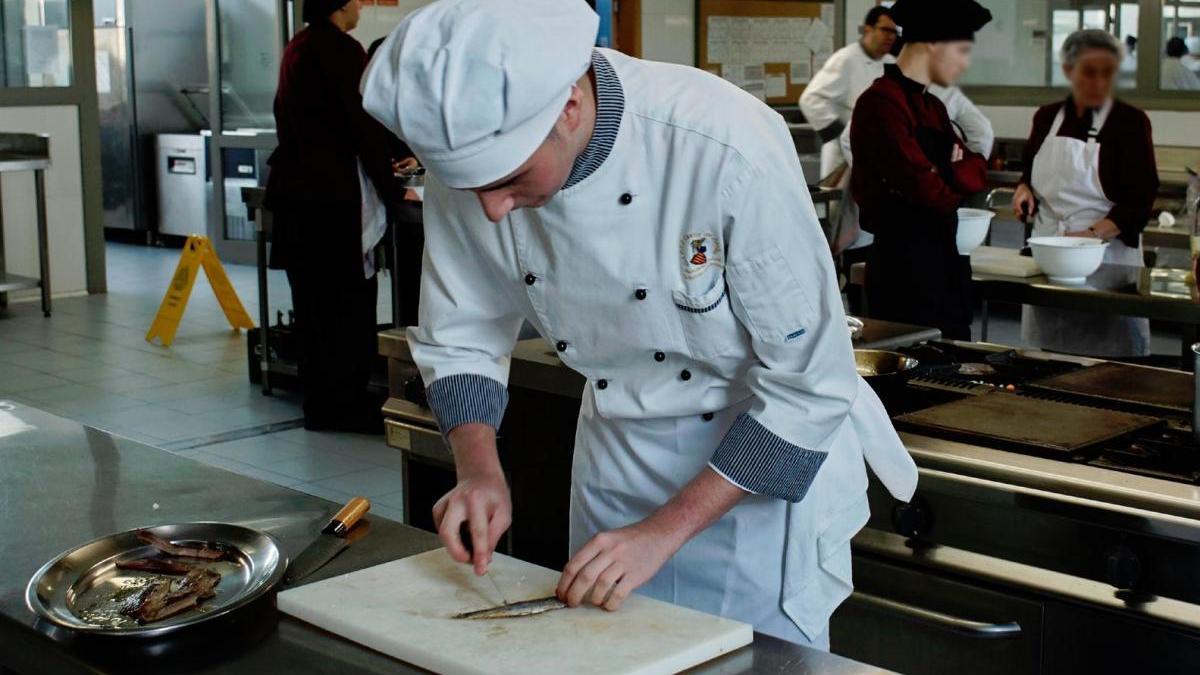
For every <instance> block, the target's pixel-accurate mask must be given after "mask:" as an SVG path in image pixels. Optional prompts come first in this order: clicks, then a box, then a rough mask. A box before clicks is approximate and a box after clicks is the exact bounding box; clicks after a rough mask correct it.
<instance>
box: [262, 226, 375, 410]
mask: <svg viewBox="0 0 1200 675" xmlns="http://www.w3.org/2000/svg"><path fill="white" fill-rule="evenodd" d="M360 208H361V207H360V206H358V205H354V204H349V205H342V206H338V205H329V206H326V205H312V206H310V207H309V208H305V209H282V210H281V211H280V212H277V213H276V217H275V231H274V236H273V242H274V243H273V247H272V251H271V253H272V266H278V267H283V268H284V269H285V270H287V276H288V283H289V284H290V285H291V287H292V309H293V310H294V311H295V314H296V320H295V325H296V330H297V333H298V335H297V338H298V341H299V345H298V348H299V349H298V355H297V361H298V364H297V365H298V366H299V370H300V389H301V392H302V393H303V394H304V417H305V421H306V422H309V423H318V424H323V425H329V424H331V423H336V422H338V421H345V420H346V419H348V418H352V417H358V416H363V415H366V414H369V413H370V412H371V411H372V410H374V411H376V412H377V411H378V408H379V406H378V403H379V402H378V401H375V400H373V398H372V397H370V396H369V395H368V394H367V383H368V382H369V381H370V377H371V368H372V366H373V364H374V362H375V359H376V354H377V352H378V346H377V344H376V333H377V332H378V327H377V323H376V316H375V312H376V310H375V306H376V303H377V302H378V281H377V277H375V276H373V277H371V278H370V279H366V278H364V274H363V262H362V253H361V251H362V248H361V247H362V244H361V241H362V234H361V233H362V225H361V218H360V216H359V209H360Z"/></svg>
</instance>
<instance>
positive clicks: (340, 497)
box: [288, 483, 355, 504]
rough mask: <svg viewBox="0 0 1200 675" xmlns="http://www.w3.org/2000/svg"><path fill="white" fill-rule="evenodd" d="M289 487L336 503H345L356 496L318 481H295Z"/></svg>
mask: <svg viewBox="0 0 1200 675" xmlns="http://www.w3.org/2000/svg"><path fill="white" fill-rule="evenodd" d="M288 487H290V488H292V489H293V490H299V491H300V492H303V493H304V494H309V495H312V496H314V497H320V498H321V499H328V500H329V501H331V502H334V503H335V504H345V503H346V502H348V501H350V500H351V499H353V498H354V497H355V495H353V494H350V493H346V492H341V491H340V490H334V489H332V488H328V487H325V486H324V485H320V484H318V483H295V484H292V485H290V486H288Z"/></svg>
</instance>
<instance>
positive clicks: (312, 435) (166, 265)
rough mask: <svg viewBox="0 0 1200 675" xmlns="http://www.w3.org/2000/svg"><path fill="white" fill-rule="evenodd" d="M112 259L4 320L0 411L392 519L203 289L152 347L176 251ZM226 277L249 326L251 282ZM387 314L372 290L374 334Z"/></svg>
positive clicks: (391, 481)
mask: <svg viewBox="0 0 1200 675" xmlns="http://www.w3.org/2000/svg"><path fill="white" fill-rule="evenodd" d="M107 248H108V287H109V292H108V293H107V294H104V295H93V296H85V297H76V298H61V299H56V300H55V302H54V314H53V316H52V317H50V318H49V319H46V318H43V317H42V314H41V310H40V306H39V305H38V303H36V302H14V303H12V304H10V306H9V308H8V309H7V310H6V311H3V312H0V400H2V399H11V400H14V401H18V402H21V403H26V404H29V405H31V406H35V407H38V408H41V409H43V410H47V411H49V412H52V413H55V414H57V415H60V416H62V417H66V418H69V419H73V420H77V421H79V422H81V423H84V424H88V425H92V426H96V427H100V428H103V429H105V430H108V431H111V432H113V433H116V434H119V435H123V436H127V437H129V438H132V439H135V440H138V441H141V442H143V443H146V444H148V445H152V446H155V447H159V448H162V449H164V450H166V451H169V452H173V453H175V454H178V455H182V456H186V457H191V458H193V459H196V460H198V461H201V462H204V463H206V464H210V465H213V466H219V467H222V468H225V469H228V470H230V471H234V472H237V473H240V474H243V475H246V476H251V477H254V478H260V479H262V480H266V481H270V482H272V483H276V484H279V485H283V486H286V487H292V488H295V489H297V490H300V491H303V492H307V493H309V494H313V495H317V496H320V497H324V498H327V499H330V500H333V501H345V500H347V499H349V498H350V497H351V496H353V495H356V494H361V495H364V496H366V497H368V498H370V499H371V500H372V502H373V504H374V506H373V509H374V510H375V512H376V513H379V514H380V515H383V516H385V517H390V518H394V519H397V520H399V519H400V509H401V506H402V505H401V493H400V489H401V483H400V472H399V455H398V453H397V452H396V451H394V450H391V449H389V448H388V447H387V445H386V444H385V443H384V441H383V438H382V437H380V436H361V435H357V434H343V433H327V432H310V431H306V430H305V429H304V428H303V427H302V426H301V412H300V404H299V400H298V399H297V397H296V396H295V395H293V394H290V393H288V392H286V391H282V390H277V391H276V394H275V395H274V396H271V397H267V396H263V395H262V393H261V390H260V389H259V388H258V387H257V386H254V385H252V384H251V383H250V381H249V378H248V375H247V362H246V340H245V334H244V333H241V332H237V331H233V330H231V329H230V328H229V325H228V323H227V322H226V320H225V317H224V315H223V314H222V312H221V310H220V307H219V306H218V305H217V302H216V298H215V297H214V296H213V293H212V290H211V288H210V287H209V285H208V282H207V280H205V279H198V280H197V282H196V286H195V288H194V290H193V291H192V297H191V300H190V301H189V304H188V308H187V312H186V313H185V315H184V317H183V320H182V322H181V324H180V327H179V330H178V332H177V334H176V338H175V343H174V344H173V345H172V346H171V347H169V348H167V347H161V346H158V345H155V344H151V343H148V342H146V341H145V339H144V336H145V334H146V331H147V329H148V328H149V327H150V324H151V322H152V320H153V318H154V315H155V313H156V311H157V310H158V306H159V303H160V302H161V301H162V295H163V293H164V292H165V290H166V288H167V285H168V283H169V282H170V280H171V277H172V274H173V272H174V270H175V265H176V263H177V262H178V259H179V251H178V250H176V249H163V248H148V247H143V246H133V245H128V244H118V243H109V244H108V247H107ZM225 268H226V271H227V273H228V275H229V278H230V280H231V281H232V283H233V285H234V287H235V288H236V289H237V292H238V296H239V297H240V298H241V300H242V303H243V304H244V305H245V307H246V309H247V311H249V312H250V314H251V316H253V317H257V316H258V309H257V307H258V294H257V284H256V281H255V273H254V268H253V267H251V266H245V265H226V266H225ZM270 285H271V294H270V303H271V307H272V309H273V310H276V309H283V310H285V312H286V309H287V308H288V307H290V306H291V297H290V291H289V289H288V285H287V279H286V277H285V276H284V275H283V273H282V272H274V271H273V272H271V276H270ZM389 303H390V297H389V289H388V286H387V284H380V297H379V316H380V319H381V320H385V321H386V320H387V319H388V317H389V316H390V308H389V307H390V305H389ZM1012 309H1013V308H1008V309H1007V312H1004V311H1000V312H996V313H995V314H994V315H993V318H992V324H991V335H990V336H989V337H990V339H991V341H992V342H996V343H999V344H1009V345H1018V346H1019V345H1020V344H1021V340H1020V337H1021V335H1020V322H1019V316H1018V315H1017V313H1015V312H1013V311H1012ZM975 335H976V336H978V335H979V326H978V324H977V325H976V327H975ZM1177 349H1178V347H1177V338H1175V337H1174V336H1171V335H1166V334H1164V335H1158V334H1156V335H1155V351H1156V352H1157V353H1167V354H1172V353H1176V352H1175V350H1177Z"/></svg>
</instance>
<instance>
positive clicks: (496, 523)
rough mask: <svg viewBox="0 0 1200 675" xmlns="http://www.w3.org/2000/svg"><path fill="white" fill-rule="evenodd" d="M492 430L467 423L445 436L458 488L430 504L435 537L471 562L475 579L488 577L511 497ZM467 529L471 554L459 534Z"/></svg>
mask: <svg viewBox="0 0 1200 675" xmlns="http://www.w3.org/2000/svg"><path fill="white" fill-rule="evenodd" d="M495 434H496V432H495V429H493V428H492V427H490V426H489V427H485V426H484V425H480V424H466V425H463V426H462V427H456V428H455V429H453V430H452V431H451V432H450V434H448V436H449V440H450V445H451V447H452V448H454V457H455V464H456V465H457V468H458V484H457V485H455V486H454V489H452V490H450V491H449V492H447V493H446V494H445V495H444V496H443V497H442V498H441V499H439V500H438V501H437V503H436V504H434V505H433V524H434V526H435V527H437V531H438V537H439V538H441V540H442V544H444V545H445V546H446V550H447V551H448V552H449V553H450V557H451V558H453V559H455V560H457V561H458V562H460V563H471V564H472V565H473V566H474V568H475V574H477V575H483V574H484V573H485V572H487V568H488V565H489V564H490V563H491V561H492V552H493V551H495V550H496V543H497V542H498V541H500V537H501V536H503V535H504V533H505V532H506V531H507V530H508V527H509V525H511V524H512V498H511V497H510V495H509V491H508V482H507V481H506V480H505V478H504V471H503V470H502V469H501V468H500V459H499V457H498V455H497V453H496V441H495V438H496V435H495ZM463 523H466V524H467V530H468V531H469V532H470V533H471V542H470V544H471V550H470V551H469V552H468V550H467V547H466V546H464V544H463V541H462V539H461V538H460V536H459V532H460V530H461V529H462V524H463Z"/></svg>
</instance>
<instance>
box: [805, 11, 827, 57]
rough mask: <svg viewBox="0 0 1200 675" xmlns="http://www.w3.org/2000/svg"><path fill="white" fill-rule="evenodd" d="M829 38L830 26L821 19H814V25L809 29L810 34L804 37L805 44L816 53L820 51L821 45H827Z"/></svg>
mask: <svg viewBox="0 0 1200 675" xmlns="http://www.w3.org/2000/svg"><path fill="white" fill-rule="evenodd" d="M827 37H829V26H828V25H826V24H825V22H824V21H822V20H820V19H813V22H812V24H811V25H810V26H809V27H808V34H807V35H805V36H804V44H806V45H808V48H809V49H811V50H813V51H814V52H816V51H820V49H821V45H823V44H824V43H825V38H827Z"/></svg>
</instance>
